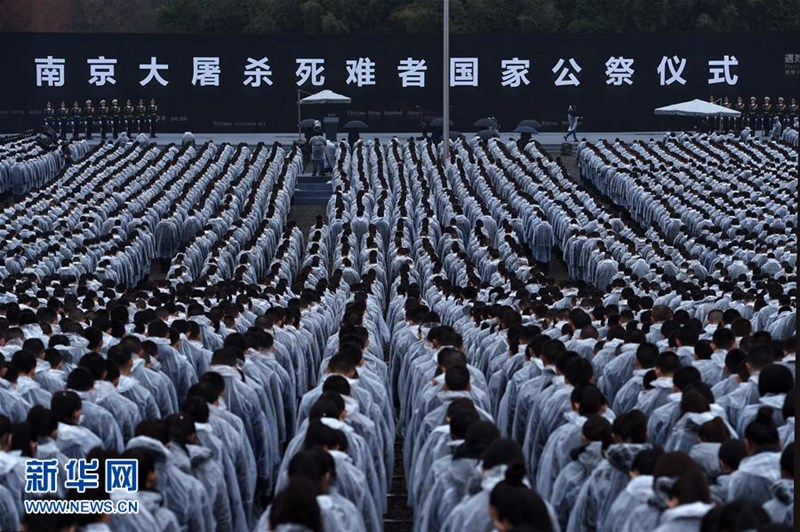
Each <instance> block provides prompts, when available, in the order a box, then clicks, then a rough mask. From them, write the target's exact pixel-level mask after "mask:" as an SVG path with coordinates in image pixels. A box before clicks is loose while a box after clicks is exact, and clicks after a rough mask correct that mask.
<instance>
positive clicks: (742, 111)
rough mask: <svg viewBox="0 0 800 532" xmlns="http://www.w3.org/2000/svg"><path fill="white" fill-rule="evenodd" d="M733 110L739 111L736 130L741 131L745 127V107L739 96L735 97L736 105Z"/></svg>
mask: <svg viewBox="0 0 800 532" xmlns="http://www.w3.org/2000/svg"><path fill="white" fill-rule="evenodd" d="M733 108H734V109H736V110H737V111H739V117H738V118H737V119H736V129H738V130H742V129H744V126H745V125H747V106H746V105H745V103H744V100H743V99H742V97H741V96H737V97H736V104H735V105H734V106H733Z"/></svg>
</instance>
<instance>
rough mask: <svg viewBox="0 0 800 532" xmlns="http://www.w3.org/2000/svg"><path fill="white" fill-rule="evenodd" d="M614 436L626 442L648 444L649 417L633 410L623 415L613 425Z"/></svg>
mask: <svg viewBox="0 0 800 532" xmlns="http://www.w3.org/2000/svg"><path fill="white" fill-rule="evenodd" d="M611 430H612V432H613V433H614V434H616V435H617V436H619V438H620V439H621V440H622V441H624V442H630V443H645V442H647V416H645V415H644V413H643V412H642V411H641V410H631V411H630V412H625V413H624V414H621V415H620V416H618V417H617V418H616V419H614V423H612V425H611Z"/></svg>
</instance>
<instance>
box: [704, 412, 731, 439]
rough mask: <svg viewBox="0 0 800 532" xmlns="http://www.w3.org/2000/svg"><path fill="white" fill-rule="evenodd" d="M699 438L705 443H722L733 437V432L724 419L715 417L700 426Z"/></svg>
mask: <svg viewBox="0 0 800 532" xmlns="http://www.w3.org/2000/svg"><path fill="white" fill-rule="evenodd" d="M697 436H698V437H699V438H700V440H702V441H704V442H710V443H722V442H724V441H726V440H728V439H729V438H730V437H731V431H730V430H729V429H728V426H727V425H726V424H725V422H724V421H723V420H722V418H719V417H715V418H714V419H712V420H711V421H706V422H705V423H703V424H702V425H700V428H699V429H698V431H697Z"/></svg>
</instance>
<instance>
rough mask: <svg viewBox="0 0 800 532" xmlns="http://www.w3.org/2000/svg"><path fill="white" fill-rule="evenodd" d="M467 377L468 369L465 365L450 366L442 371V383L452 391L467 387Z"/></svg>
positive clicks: (468, 376)
mask: <svg viewBox="0 0 800 532" xmlns="http://www.w3.org/2000/svg"><path fill="white" fill-rule="evenodd" d="M469 378H470V375H469V370H468V369H467V368H466V367H465V366H451V367H449V368H447V371H445V372H444V384H445V386H447V389H448V390H450V391H454V392H455V391H463V390H466V389H467V388H469Z"/></svg>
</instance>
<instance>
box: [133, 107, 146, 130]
mask: <svg viewBox="0 0 800 532" xmlns="http://www.w3.org/2000/svg"><path fill="white" fill-rule="evenodd" d="M146 129H147V107H145V106H144V100H139V104H138V105H137V106H136V132H137V133H143V132H144V131H145V130H146Z"/></svg>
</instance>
